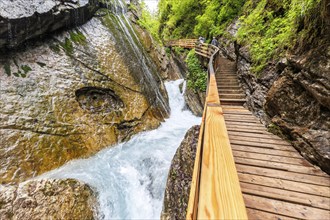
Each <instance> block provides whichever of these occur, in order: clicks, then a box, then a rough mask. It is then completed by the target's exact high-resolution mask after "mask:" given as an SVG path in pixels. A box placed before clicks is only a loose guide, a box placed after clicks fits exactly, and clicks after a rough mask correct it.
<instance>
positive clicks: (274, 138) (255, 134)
mask: <svg viewBox="0 0 330 220" xmlns="http://www.w3.org/2000/svg"><path fill="white" fill-rule="evenodd" d="M228 133H229V135H235V136H240V137H258V138H266V139H273V140H278V141H284V142H286V141H285V140H283V139H281V138H280V137H279V136H276V135H274V134H272V133H266V134H259V133H251V132H238V131H228ZM286 143H288V142H286Z"/></svg>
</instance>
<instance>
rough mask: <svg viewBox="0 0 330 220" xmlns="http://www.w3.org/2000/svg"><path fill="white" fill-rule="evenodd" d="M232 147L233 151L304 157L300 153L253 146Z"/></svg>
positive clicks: (233, 145)
mask: <svg viewBox="0 0 330 220" xmlns="http://www.w3.org/2000/svg"><path fill="white" fill-rule="evenodd" d="M231 147H232V149H233V150H239V151H245V152H251V153H260V154H266V155H274V156H281V157H293V158H299V159H302V156H301V155H300V154H299V153H297V152H293V151H283V150H273V149H267V148H259V147H253V146H248V147H247V146H242V145H236V144H231Z"/></svg>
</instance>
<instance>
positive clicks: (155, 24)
mask: <svg viewBox="0 0 330 220" xmlns="http://www.w3.org/2000/svg"><path fill="white" fill-rule="evenodd" d="M131 5H133V4H131ZM141 9H142V16H141V18H140V19H139V20H138V23H139V25H140V26H141V27H143V28H145V29H146V30H148V31H149V33H150V34H151V36H152V37H153V38H154V39H155V40H156V41H158V42H159V43H160V42H161V41H160V38H159V35H158V30H159V21H158V14H151V13H150V12H149V11H148V10H147V7H146V5H145V3H144V2H142V3H141Z"/></svg>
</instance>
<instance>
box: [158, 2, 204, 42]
mask: <svg viewBox="0 0 330 220" xmlns="http://www.w3.org/2000/svg"><path fill="white" fill-rule="evenodd" d="M158 6H159V13H160V14H159V22H160V24H159V34H160V37H161V38H162V39H165V40H167V39H173V38H174V39H179V38H189V37H193V36H194V27H195V26H196V24H197V20H196V19H195V18H196V17H197V16H198V15H201V14H202V11H203V5H202V4H201V2H200V1H196V0H180V1H178V0H160V2H159V5H158Z"/></svg>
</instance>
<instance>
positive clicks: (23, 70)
mask: <svg viewBox="0 0 330 220" xmlns="http://www.w3.org/2000/svg"><path fill="white" fill-rule="evenodd" d="M13 61H14V64H15V66H16V67H17V72H12V69H11V66H10V63H9V62H6V63H5V64H4V67H3V68H4V70H5V73H6V74H7V76H11V74H13V75H14V76H16V77H23V78H25V77H26V76H27V74H28V72H30V71H31V70H32V69H31V67H29V66H28V65H21V67H19V65H18V64H17V61H16V60H15V59H14V60H13Z"/></svg>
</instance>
